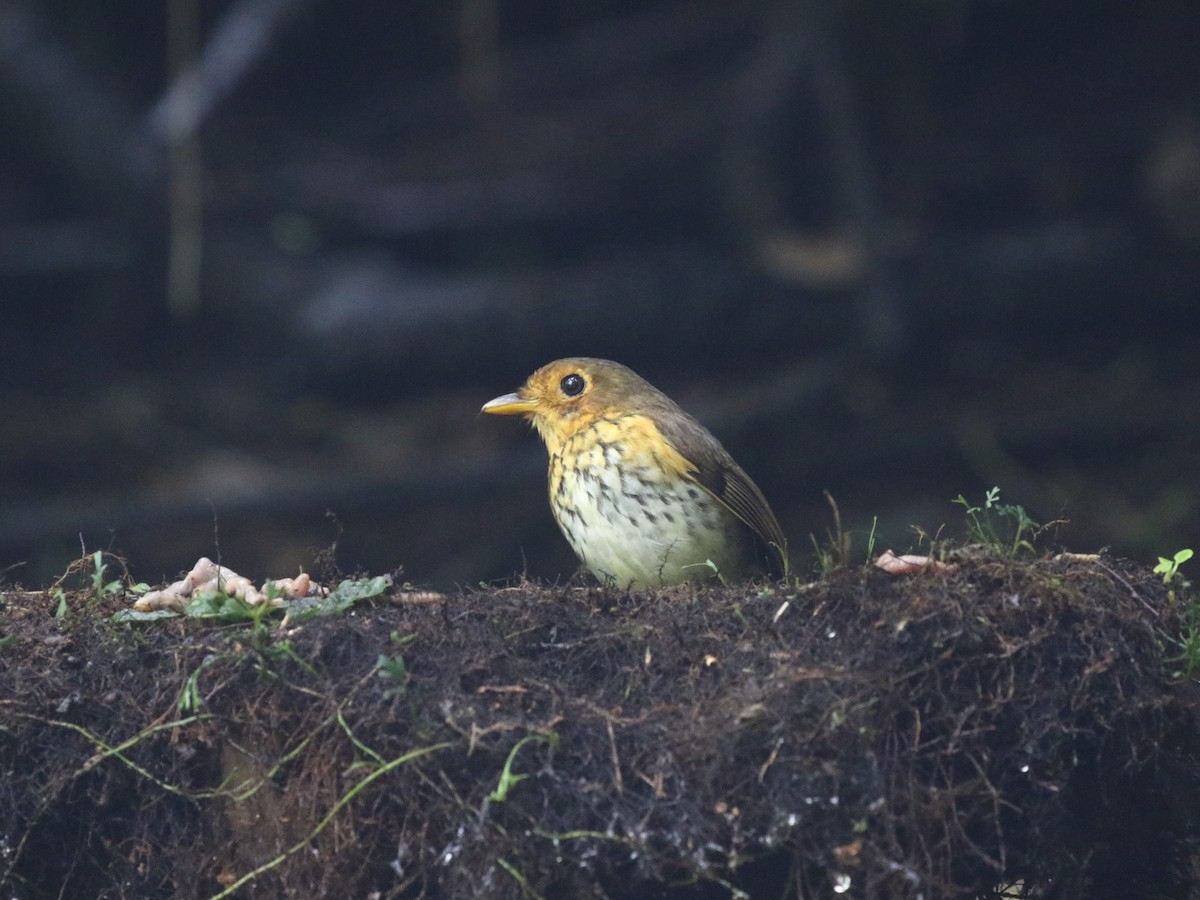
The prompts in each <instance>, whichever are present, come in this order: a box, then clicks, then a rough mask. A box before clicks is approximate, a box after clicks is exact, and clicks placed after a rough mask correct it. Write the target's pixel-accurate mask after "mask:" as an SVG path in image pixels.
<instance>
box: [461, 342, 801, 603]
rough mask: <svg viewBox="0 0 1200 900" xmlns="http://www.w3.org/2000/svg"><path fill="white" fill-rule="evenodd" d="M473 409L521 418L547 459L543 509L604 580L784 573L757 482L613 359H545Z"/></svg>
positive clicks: (779, 544)
mask: <svg viewBox="0 0 1200 900" xmlns="http://www.w3.org/2000/svg"><path fill="white" fill-rule="evenodd" d="M483 411H484V412H487V413H493V414H498V415H523V416H525V417H526V418H527V419H529V420H530V422H532V424H533V426H534V428H536V429H537V431H538V433H539V434H540V435H541V437H542V440H543V441H544V442H545V444H546V449H547V451H548V452H549V454H550V467H549V473H548V475H549V489H550V506H551V509H552V510H553V512H554V518H555V520H556V521H557V522H558V524H559V527H560V528H561V529H562V531H563V534H564V535H565V536H566V538H567V540H568V541H569V542H570V543H571V546H572V547H573V548H574V549H575V552H576V554H577V555H578V556H579V558H580V560H581V561H582V562H583V564H584V565H585V566H586V567H587V568H588V569H590V570H591V572H592V573H593V574H594V575H595V576H596V577H597V578H599V579H600V580H601V581H602V582H604V583H606V584H612V585H615V586H618V587H626V588H629V587H659V586H663V585H670V584H678V583H680V582H683V581H693V580H701V579H705V578H709V577H713V576H715V575H720V577H721V578H723V579H725V580H727V581H732V580H740V579H743V578H747V577H751V576H754V575H759V574H764V573H771V574H776V575H780V574H783V573H784V571H785V570H786V542H785V541H784V537H783V532H782V531H781V530H780V528H779V523H778V522H777V521H776V519H775V515H774V513H772V512H771V508H770V506H768V505H767V501H766V499H765V498H764V497H763V495H762V492H761V491H760V490H759V489H758V486H757V485H756V484H755V483H754V482H753V481H752V480H751V479H750V476H749V475H747V474H746V473H745V472H744V471H743V470H742V468H741V466H739V465H738V464H737V463H736V462H734V460H733V457H731V456H730V455H729V453H728V451H726V450H725V448H724V447H722V446H721V443H720V442H719V441H718V440H717V439H716V438H715V437H713V436H712V434H710V433H709V431H708V430H707V429H706V428H705V427H704V426H703V425H701V424H700V423H699V422H697V421H696V420H695V419H694V418H692V417H691V416H690V415H688V414H687V413H686V412H684V411H683V410H682V409H680V408H679V406H678V405H676V403H675V402H674V401H673V400H671V398H669V397H668V396H667V395H666V394H664V393H662V392H661V391H659V390H658V389H657V388H655V387H654V386H653V385H651V384H649V383H648V382H647V381H645V380H644V379H642V378H641V377H640V376H639V375H637V374H636V373H635V372H633V371H632V370H630V369H628V368H626V367H625V366H623V365H620V364H619V363H615V362H610V361H608V360H603V359H589V358H586V357H576V358H570V359H560V360H557V361H555V362H552V363H550V364H549V365H546V366H543V367H542V368H541V369H538V370H537V371H536V372H534V373H533V374H532V375H530V376H529V379H528V380H527V381H526V382H525V384H524V385H523V386H522V387H521V388H520V389H519V390H517V391H516V392H515V393H512V394H505V395H504V396H502V397H497V398H496V399H494V400H491V401H489V402H488V403H485V404H484V406H483Z"/></svg>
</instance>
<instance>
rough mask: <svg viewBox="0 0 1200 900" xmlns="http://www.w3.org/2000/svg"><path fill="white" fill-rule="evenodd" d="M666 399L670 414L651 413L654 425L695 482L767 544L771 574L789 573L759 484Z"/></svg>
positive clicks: (784, 541)
mask: <svg viewBox="0 0 1200 900" xmlns="http://www.w3.org/2000/svg"><path fill="white" fill-rule="evenodd" d="M663 399H666V398H665V396H664V398H663ZM667 402H668V403H671V406H672V407H674V409H673V411H672V414H671V415H661V414H658V415H655V414H654V412H651V413H650V417H651V419H652V420H653V421H654V424H655V426H656V427H657V428H658V430H659V431H660V432H661V433H662V435H663V437H665V438H666V439H667V440H668V441H669V442H670V444H671V446H673V447H674V448H675V449H676V450H678V451H679V453H680V455H681V456H683V457H684V458H685V459H686V460H687V461H688V462H690V463H691V464H692V466H693V467H694V469H695V471H694V474H693V477H694V478H695V480H696V482H697V483H698V484H700V486H701V487H703V488H704V489H705V490H707V491H708V492H709V493H710V494H712V495H713V496H714V497H716V498H717V499H718V500H720V501H721V503H723V504H724V505H725V506H726V507H728V509H729V510H730V512H732V513H733V514H734V515H735V516H737V517H738V518H739V519H741V520H742V521H743V522H745V523H746V524H747V525H748V526H749V527H750V529H751V530H752V531H753V532H754V534H755V535H756V536H757V537H758V539H759V540H760V541H762V543H763V544H765V545H766V547H767V551H768V553H769V554H770V560H771V571H772V573H773V574H775V575H785V574H787V539H786V538H785V537H784V536H783V529H782V528H780V527H779V522H778V520H777V519H776V518H775V513H773V512H771V507H770V506H769V505H768V504H767V499H766V497H764V496H763V493H762V491H760V490H759V489H758V485H756V484H755V483H754V481H753V480H752V479H751V478H750V476H749V475H747V474H746V473H745V472H744V471H743V470H742V467H741V466H739V465H738V464H737V463H736V462H734V459H733V457H732V456H730V455H729V451H728V450H726V449H725V448H724V447H723V446H721V442H720V441H718V440H717V439H716V438H715V437H713V436H712V434H710V433H709V431H708V429H706V428H705V427H704V426H703V425H701V424H700V423H699V422H697V421H696V420H695V419H693V418H692V417H691V416H689V415H688V414H687V413H685V412H684V411H683V410H681V409H679V407H678V406H675V404H674V403H672V402H671V401H670V400H668V401H667Z"/></svg>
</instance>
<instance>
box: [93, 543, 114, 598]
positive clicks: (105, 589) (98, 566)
mask: <svg viewBox="0 0 1200 900" xmlns="http://www.w3.org/2000/svg"><path fill="white" fill-rule="evenodd" d="M107 571H108V566H107V565H105V563H104V551H103V550H97V551H96V552H95V553H93V554H92V598H93V599H96V600H98V599H100V598H101V597H108V596H111V595H113V594H119V593H120V592H121V579H120V578H117V579H114V580H113V581H109V582H105V580H104V573H105V572H107Z"/></svg>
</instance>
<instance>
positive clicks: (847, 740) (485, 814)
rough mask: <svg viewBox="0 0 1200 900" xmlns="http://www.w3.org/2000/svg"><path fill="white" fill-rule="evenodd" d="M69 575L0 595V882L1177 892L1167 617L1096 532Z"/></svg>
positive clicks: (471, 893) (672, 893)
mask: <svg viewBox="0 0 1200 900" xmlns="http://www.w3.org/2000/svg"><path fill="white" fill-rule="evenodd" d="M104 602H109V603H111V602H112V601H97V602H95V603H92V604H91V605H88V604H87V603H86V602H85V600H84V598H82V597H72V598H68V604H67V605H68V609H74V610H77V611H75V612H68V614H67V615H66V616H64V617H61V618H56V617H54V615H53V612H54V603H52V602H51V601H50V600H49V598H48V597H46V596H45V595H42V594H22V593H19V592H9V593H8V594H7V595H6V596H5V599H4V604H5V605H4V608H3V611H2V612H0V640H2V643H0V767H2V770H3V773H4V777H3V780H2V781H0V884H3V886H4V888H5V890H6V891H7V894H6V896H12V897H16V898H27V900H28V898H40V897H58V896H75V897H160V896H161V897H184V898H187V897H216V896H235V895H236V896H239V897H285V896H286V897H339V898H341V897H400V898H417V897H437V898H441V897H494V898H500V897H539V896H540V897H545V898H573V897H606V898H613V900H616V898H644V897H662V898H667V897H672V898H674V897H679V898H684V897H688V898H691V897H705V898H707V897H730V896H735V897H736V896H749V897H754V898H758V897H764V898H768V897H769V898H778V897H824V896H834V895H837V894H845V895H846V896H852V897H862V898H914V900H915V898H924V900H932V898H939V897H988V896H996V895H997V894H995V893H994V892H996V891H998V890H1000V889H1001V887H1002V886H1005V885H1009V886H1011V885H1016V887H1015V888H1012V890H1014V891H1016V893H1012V894H1009V895H1008V896H1038V897H1041V896H1046V897H1049V896H1054V897H1057V898H1109V897H1111V898H1118V897H1119V898H1123V900H1124V898H1129V897H1163V898H1173V897H1178V898H1184V897H1190V896H1194V895H1195V888H1194V887H1193V877H1194V875H1195V874H1196V873H1195V871H1194V865H1195V859H1196V857H1195V852H1196V846H1195V844H1196V828H1195V823H1194V819H1195V814H1194V810H1195V809H1197V808H1200V805H1198V803H1200V779H1198V778H1197V773H1198V772H1200V742H1198V740H1197V733H1196V727H1195V726H1196V722H1195V702H1194V696H1193V692H1192V691H1191V689H1190V688H1191V682H1190V680H1189V679H1186V678H1180V677H1178V675H1177V673H1175V672H1174V671H1173V668H1177V664H1175V665H1173V664H1172V663H1171V662H1169V661H1167V659H1165V657H1170V656H1171V655H1172V654H1173V653H1175V652H1177V651H1176V649H1175V647H1174V645H1173V644H1172V643H1171V642H1172V640H1173V639H1175V638H1177V637H1178V636H1179V635H1180V633H1181V632H1182V630H1183V627H1184V624H1183V622H1182V619H1181V614H1180V611H1179V609H1178V605H1179V604H1178V603H1177V602H1174V601H1172V600H1171V599H1169V598H1168V596H1167V592H1166V589H1165V588H1164V586H1163V584H1162V582H1161V580H1160V579H1159V578H1158V577H1156V576H1154V575H1152V574H1151V573H1149V572H1147V571H1145V570H1139V569H1137V568H1135V567H1132V566H1130V565H1127V564H1124V563H1121V562H1119V561H1115V560H1112V559H1108V558H1099V559H1083V558H1064V557H1059V558H1043V559H1037V560H1033V561H1029V560H1026V561H1013V560H1010V559H1003V558H997V557H993V556H988V555H986V554H976V555H975V556H974V558H967V556H966V555H964V557H963V558H961V559H960V560H958V567H957V568H956V569H955V570H954V571H950V572H937V573H933V572H925V573H919V574H915V575H909V576H903V577H893V576H888V575H885V574H883V573H881V572H878V571H874V570H870V571H865V570H843V571H840V572H837V573H835V574H833V575H832V576H830V577H829V578H827V579H825V580H823V581H820V582H817V583H814V584H808V585H803V586H797V585H788V584H773V585H768V586H763V587H761V588H749V589H748V588H745V587H740V588H736V589H735V588H728V589H727V588H712V589H696V588H686V589H677V590H674V591H664V592H659V593H654V594H632V595H629V594H622V593H619V592H612V591H607V590H601V589H598V588H592V589H589V588H575V587H565V588H563V587H556V588H544V587H538V586H532V585H525V586H520V587H514V588H507V589H500V590H491V591H479V592H468V593H463V594H461V595H459V596H449V597H439V596H437V595H424V596H421V595H416V596H414V595H411V594H404V593H401V592H398V591H392V592H390V593H389V594H388V595H386V596H384V597H382V598H377V599H375V600H373V601H365V602H363V603H360V604H359V605H357V606H356V607H354V609H353V610H352V611H350V612H348V613H343V614H341V615H337V616H333V615H330V616H321V617H316V618H311V619H306V620H304V621H302V622H293V621H289V620H286V619H282V618H281V616H280V614H279V613H275V614H273V615H272V616H271V617H270V618H266V619H264V620H262V621H260V622H258V623H257V624H254V623H251V624H247V623H245V622H242V623H237V624H232V625H230V624H225V625H213V624H205V623H199V622H196V621H193V620H188V619H183V618H179V619H171V620H164V621H155V622H146V623H127V622H114V621H113V620H112V619H111V618H110V614H111V613H112V611H113V609H114V608H115V607H112V606H109V607H104V606H103V603H104ZM1021 892H1024V893H1021Z"/></svg>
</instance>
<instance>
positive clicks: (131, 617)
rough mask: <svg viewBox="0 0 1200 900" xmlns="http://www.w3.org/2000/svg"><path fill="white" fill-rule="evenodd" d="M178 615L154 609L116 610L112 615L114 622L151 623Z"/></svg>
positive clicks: (166, 610)
mask: <svg viewBox="0 0 1200 900" xmlns="http://www.w3.org/2000/svg"><path fill="white" fill-rule="evenodd" d="M178 615H179V613H177V612H175V610H173V609H156V610H154V611H153V612H142V611H141V610H139V609H118V610H117V611H116V612H115V613H113V616H112V620H113V621H114V622H153V621H154V620H155V619H174V618H176V617H177V616H178Z"/></svg>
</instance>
